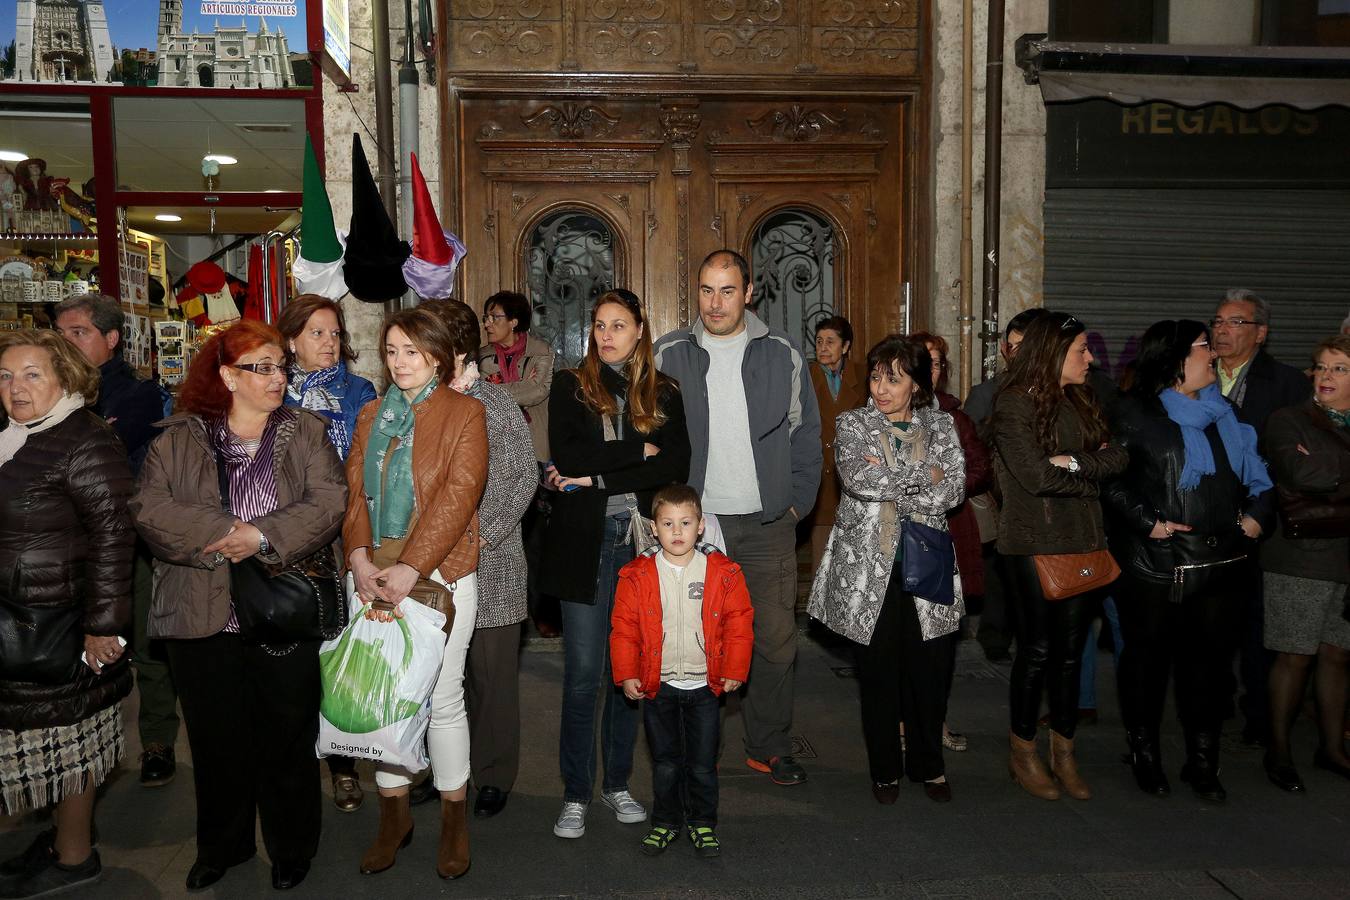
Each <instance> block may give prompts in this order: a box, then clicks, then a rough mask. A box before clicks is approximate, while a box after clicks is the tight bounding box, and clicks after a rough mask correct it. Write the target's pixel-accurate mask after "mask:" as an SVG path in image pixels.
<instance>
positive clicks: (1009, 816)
mask: <svg viewBox="0 0 1350 900" xmlns="http://www.w3.org/2000/svg"><path fill="white" fill-rule="evenodd" d="M558 649H559V648H558V646H557V645H556V643H549V642H542V643H538V644H534V645H532V646H531V647H530V648H528V650H527V652H526V653H524V654H523V655H522V665H521V693H522V698H523V704H524V714H523V717H522V718H523V721H524V729H525V754H524V760H523V762H522V776H521V779H520V782H519V783H518V784H517V785H516V788H515V791H514V792H513V793H512V795H511V799H510V802H509V804H508V806H507V808H506V810H505V812H503V813H502V814H501V815H500V816H498V817H497V818H495V819H491V820H488V821H486V822H480V821H477V820H471V829H472V836H473V850H474V855H473V858H474V862H473V868H472V869H471V871H470V872H469V874H468V875H467V876H466V877H465V878H463V879H461V880H459V881H456V882H444V881H441V880H440V879H439V878H437V877H436V875H435V871H434V856H435V843H436V835H437V827H438V824H437V810H436V809H435V808H434V806H426V807H420V808H418V809H417V810H415V818H416V823H417V824H416V828H417V830H416V839H415V840H414V841H413V843H412V845H411V846H410V847H409V848H408V849H407V850H405V851H403V852H402V853H401V854H400V856H399V862H398V864H397V865H396V866H395V867H394V868H393V869H391V870H389V871H388V872H385V873H382V874H380V875H376V876H362V875H360V874H358V872H357V866H358V862H359V860H360V857H361V854H362V852H363V851H364V849H365V847H366V844H367V843H368V841H369V840H370V838H371V837H372V836H373V835H374V832H375V827H376V822H377V813H376V808H375V804H374V802H373V801H372V800H368V802H367V804H366V806H365V807H364V808H363V809H361V810H360V811H359V812H357V813H355V814H351V815H343V814H341V813H339V812H337V811H336V810H335V809H334V808H333V807H332V806H331V805H327V804H326V805H325V812H324V816H325V821H324V838H323V842H322V845H321V848H320V852H319V857H318V858H317V859H316V860H315V865H314V870H313V872H312V874H311V875H310V876H309V878H308V879H307V880H306V881H305V883H304V884H303V885H302V886H301V887H300V888H299V889H297V890H296V891H295V892H294V894H295V895H296V896H297V897H339V896H341V897H394V896H399V895H404V896H408V897H413V896H426V895H445V896H455V897H461V898H478V897H510V898H523V897H554V898H557V897H623V898H658V897H681V898H745V900H750V898H774V900H780V898H871V897H943V898H952V897H1027V898H1030V897H1044V898H1059V897H1066V898H1067V897H1073V898H1078V897H1093V898H1098V897H1131V898H1135V897H1139V898H1153V897H1157V898H1175V897H1188V898H1189V897H1196V898H1210V897H1213V898H1231V897H1241V898H1276V897H1289V898H1295V897H1297V898H1313V897H1347V898H1350V782H1347V781H1345V780H1343V779H1338V778H1336V777H1335V776H1332V775H1330V774H1328V773H1326V772H1322V771H1319V770H1316V769H1313V768H1312V766H1311V765H1310V764H1309V763H1310V757H1311V755H1312V749H1313V746H1314V742H1315V734H1314V731H1313V727H1312V725H1311V723H1308V722H1306V721H1305V722H1302V723H1300V725H1299V728H1298V731H1297V734H1296V740H1297V742H1298V747H1299V751H1298V752H1299V761H1300V763H1301V766H1300V769H1301V771H1302V774H1303V777H1304V778H1305V780H1306V781H1307V784H1308V793H1307V794H1306V795H1304V796H1290V795H1287V794H1284V793H1282V792H1280V791H1278V790H1276V789H1275V788H1274V787H1272V786H1271V785H1270V784H1268V783H1267V782H1266V780H1265V776H1264V773H1263V772H1262V770H1261V758H1260V753H1259V751H1253V750H1248V749H1244V748H1241V747H1239V746H1228V743H1229V742H1227V741H1226V742H1225V748H1224V751H1225V755H1224V763H1223V765H1224V768H1223V781H1224V784H1225V785H1226V787H1227V788H1228V791H1229V802H1228V803H1227V804H1225V805H1223V806H1213V805H1208V804H1205V803H1202V802H1201V801H1199V800H1196V799H1194V798H1193V797H1192V796H1191V794H1190V792H1189V790H1188V789H1187V788H1186V786H1185V785H1183V784H1182V783H1181V782H1180V779H1179V778H1178V777H1177V770H1178V769H1179V768H1180V765H1181V762H1182V749H1181V736H1180V732H1179V729H1178V728H1177V727H1176V726H1175V724H1174V723H1172V722H1171V721H1169V722H1168V724H1167V726H1166V732H1167V733H1166V736H1165V747H1164V758H1165V762H1166V765H1167V769H1168V771H1169V773H1170V774H1171V776H1172V780H1173V788H1174V790H1175V793H1174V794H1173V796H1172V797H1171V798H1168V799H1157V798H1153V797H1148V796H1145V795H1143V794H1142V793H1140V792H1139V791H1138V790H1137V789H1136V788H1135V786H1134V782H1133V780H1132V779H1131V778H1130V774H1129V770H1128V769H1127V768H1126V767H1125V766H1123V765H1122V764H1121V762H1120V755H1121V752H1122V751H1123V750H1124V739H1123V733H1122V730H1121V727H1120V720H1119V716H1118V714H1117V712H1116V709H1115V702H1114V697H1113V694H1114V691H1113V690H1112V689H1111V688H1110V685H1111V679H1112V670H1111V664H1110V660H1111V658H1110V655H1109V654H1102V655H1101V656H1100V663H1101V665H1100V667H1099V668H1100V673H1099V678H1100V685H1101V688H1100V690H1099V691H1098V694H1099V696H1100V697H1101V699H1102V701H1103V703H1104V707H1103V709H1102V714H1101V721H1100V723H1099V724H1097V725H1093V726H1086V727H1084V728H1082V729H1080V731H1079V735H1078V745H1079V760H1080V765H1081V767H1082V769H1083V774H1084V776H1085V777H1086V778H1087V780H1088V781H1089V783H1090V784H1091V786H1092V788H1093V791H1094V793H1095V797H1094V799H1092V800H1091V801H1088V802H1076V801H1073V800H1069V799H1067V798H1066V799H1063V800H1060V801H1058V802H1055V803H1047V802H1044V801H1037V800H1034V799H1032V798H1031V797H1029V796H1027V795H1026V794H1024V793H1022V792H1021V791H1020V790H1019V789H1018V788H1017V787H1016V786H1014V785H1013V784H1012V783H1011V782H1010V781H1009V779H1008V775H1007V769H1006V747H1007V738H1006V734H1007V712H1006V708H1007V702H1006V695H1007V667H1006V666H991V665H989V664H987V663H986V662H984V660H983V658H982V657H981V656H980V654H979V649H978V646H977V645H976V644H974V643H973V642H969V641H967V642H965V643H963V644H962V645H961V652H960V654H959V656H960V663H959V667H958V676H957V680H956V686H955V688H954V690H953V696H952V703H951V712H950V720H951V723H952V726H953V727H954V728H955V729H957V730H959V731H963V732H965V733H966V734H967V735H968V736H969V738H970V743H971V749H970V750H969V751H968V752H966V753H949V754H948V755H947V766H948V774H949V778H950V779H951V782H952V786H953V791H954V793H955V798H956V799H955V801H954V802H953V803H951V804H949V805H945V806H942V805H937V804H934V803H931V802H929V801H928V800H927V799H926V798H925V797H924V795H923V792H922V790H921V789H920V788H919V787H918V786H917V785H905V786H904V787H903V789H902V792H901V799H900V802H899V803H897V804H896V805H895V806H892V807H882V806H879V805H878V804H877V803H875V802H874V801H873V800H872V797H871V793H870V790H869V787H868V782H867V775H866V760H865V755H864V751H863V745H862V737H861V733H860V726H859V720H858V699H857V683H856V682H855V681H854V680H852V678H851V672H850V671H849V668H850V666H851V660H850V659H849V658H848V654H847V652H846V651H845V650H843V649H842V648H840V647H839V646H837V645H835V644H833V643H827V642H822V640H820V638H819V635H818V633H817V632H815V631H812V632H810V634H809V635H808V634H806V633H804V636H803V639H802V642H801V654H800V660H799V663H798V681H797V684H798V701H797V727H796V731H797V733H798V735H799V736H800V738H799V740H800V745H801V747H800V750H801V754H800V755H801V756H802V758H803V763H804V764H805V766H806V767H807V770H808V772H809V773H810V781H809V782H808V783H807V784H805V785H802V786H799V787H791V788H783V787H777V786H775V785H773V784H772V783H770V782H769V781H768V780H767V778H765V777H764V776H761V775H756V774H754V773H751V772H749V771H748V770H746V769H745V767H744V765H743V760H742V755H741V753H740V752H739V751H740V746H741V743H740V735H741V728H740V722H739V717H737V716H735V715H732V716H729V717H728V720H727V729H726V752H725V754H724V757H723V764H722V782H721V783H722V801H721V816H722V823H721V827H720V828H719V833H720V835H721V837H722V841H723V855H722V857H721V859H720V860H716V861H701V860H697V859H695V858H694V856H693V853H692V850H691V849H690V847H689V846H688V844H687V843H686V842H681V843H680V844H677V845H675V846H672V847H671V849H670V850H668V851H667V852H666V854H665V855H664V856H663V857H661V858H658V859H648V858H646V857H643V856H642V855H640V854H639V853H638V850H637V845H638V841H639V840H640V839H641V837H642V835H643V833H644V828H645V826H639V825H620V824H618V823H617V822H615V820H614V818H613V816H612V815H610V814H609V813H608V811H607V810H605V809H604V808H603V807H602V806H600V805H599V804H598V803H597V804H595V805H594V806H593V807H592V811H591V816H590V821H588V823H587V833H586V836H585V837H584V838H581V839H580V840H575V841H567V840H561V839H559V838H556V837H554V836H553V834H552V830H551V828H552V823H553V819H554V817H555V816H556V815H557V812H558V808H559V805H560V803H561V793H562V792H561V783H560V781H559V778H558V774H557V728H558V706H559V693H560V688H559V685H560V683H561V673H562V655H561V653H559V652H557V650H558ZM134 702H135V701H134V697H133V698H131V699H130V700H129V701H128V708H127V709H128V732H129V733H130V734H131V735H132V741H133V744H134V732H135V728H134V725H132V724H131V723H132V722H133V721H134V719H133V718H132V717H133V716H134V706H133V704H134ZM1230 726H1233V727H1234V729H1235V726H1234V725H1233V723H1230ZM131 751H132V752H130V753H129V754H128V758H127V761H126V762H125V763H124V765H123V771H121V772H120V773H119V775H118V777H116V778H114V779H112V780H111V782H110V784H109V785H108V786H107V789H106V792H105V797H104V799H103V800H102V802H101V803H100V806H99V809H98V823H99V827H100V831H101V834H102V844H101V852H102V855H103V861H104V866H105V874H104V879H103V881H102V883H100V884H99V885H98V886H97V887H96V888H94V889H92V890H89V891H85V892H82V893H81V894H80V896H81V897H87V898H91V900H93V898H117V900H123V898H133V897H135V898H141V897H160V896H162V897H179V896H183V895H185V891H184V889H183V880H184V878H185V877H186V875H187V871H188V868H189V867H190V866H191V864H192V861H193V859H194V845H193V828H194V825H193V818H194V805H193V798H192V785H191V764H192V763H191V758H190V755H189V753H188V750H187V745H186V740H185V739H180V742H179V746H178V758H179V775H178V778H177V779H176V780H175V781H174V782H173V783H172V784H170V785H168V786H167V787H163V788H156V789H145V788H142V787H140V785H139V784H138V783H137V781H136V767H135V760H136V754H137V753H138V752H139V747H137V746H133V747H132V748H131ZM258 752H259V753H260V754H265V753H266V748H258ZM645 757H646V748H645V744H644V745H643V746H640V747H639V752H638V758H639V767H638V771H637V772H635V773H634V776H633V781H632V787H633V793H634V794H635V795H636V796H637V797H638V798H639V799H644V800H645V799H648V798H650V795H651V789H650V773H649V769H648V767H647V765H646V762H645ZM369 774H370V773H369V772H368V771H364V770H363V775H364V777H363V783H364V784H365V787H366V790H367V791H368V792H370V793H369V794H368V797H371V796H372V795H373V793H374V786H373V783H372V779H371V778H370V777H369ZM325 785H326V780H325ZM40 827H44V823H43V822H42V821H41V820H40V819H39V818H38V817H30V818H29V819H28V820H25V821H22V822H16V821H14V820H5V819H0V857H7V856H10V855H12V854H14V853H17V852H19V851H20V850H22V849H23V847H24V846H26V845H27V842H28V841H29V840H31V838H32V835H33V834H34V833H35V832H36V830H37V829H38V828H40ZM261 846H262V845H261V839H260V840H259V847H260V848H261ZM270 891H271V888H270V881H269V868H268V864H267V862H266V861H265V859H264V858H263V857H262V856H259V858H258V859H256V860H255V861H253V862H252V863H249V864H247V865H243V866H240V867H238V868H236V869H233V870H231V872H230V873H229V875H227V876H226V878H225V879H224V880H223V881H221V882H220V883H218V884H217V885H216V886H215V889H214V890H212V891H207V892H205V893H204V894H203V895H202V896H210V897H231V898H233V897H257V896H260V895H267V894H269V893H270Z"/></svg>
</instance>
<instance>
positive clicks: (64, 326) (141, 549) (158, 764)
mask: <svg viewBox="0 0 1350 900" xmlns="http://www.w3.org/2000/svg"><path fill="white" fill-rule="evenodd" d="M125 322H126V319H125V318H124V316H123V313H122V306H121V304H119V303H118V302H117V301H116V300H114V299H112V298H111V297H107V296H104V295H103V294H83V295H80V296H76V297H70V298H68V299H66V300H62V301H61V302H60V303H58V304H57V305H56V330H57V331H58V332H60V334H61V336H62V337H64V338H65V339H66V340H67V341H69V342H70V343H71V344H73V345H74V346H75V347H77V348H78V349H79V351H80V353H82V354H83V355H84V358H85V359H87V360H88V361H89V363H90V364H91V365H93V366H94V367H95V368H97V369H98V373H99V387H98V402H97V403H96V404H95V405H94V411H95V412H97V413H98V414H99V415H101V416H103V418H104V419H105V420H107V422H108V424H109V425H111V426H112V427H113V431H115V432H117V436H118V437H119V438H121V439H122V443H123V444H125V445H126V448H127V456H128V457H129V458H130V461H131V471H132V473H133V474H139V473H140V470H141V463H142V462H144V461H145V454H146V452H147V451H149V449H150V442H151V441H152V440H154V438H155V436H156V435H158V434H159V429H158V428H156V427H155V423H156V422H158V421H159V420H160V419H162V418H164V413H165V408H164V406H165V394H164V393H163V392H162V391H161V389H160V387H159V385H158V384H156V383H155V382H153V381H147V380H145V379H142V378H140V377H139V376H138V375H137V374H136V370H135V369H133V368H132V367H131V366H130V365H129V364H128V363H127V361H126V360H125V359H123V358H122V336H123V331H122V330H123V328H124V323H125ZM152 582H153V576H152V574H151V563H150V554H149V551H148V550H147V549H146V547H145V545H144V544H143V543H141V542H140V541H137V542H136V557H135V568H134V569H133V571H132V606H133V615H134V618H133V622H134V626H135V631H134V633H133V635H132V645H131V651H132V665H133V667H134V668H135V670H136V687H137V689H138V690H139V691H140V695H141V698H140V699H141V703H140V710H139V722H138V726H139V731H140V736H141V746H142V749H143V752H142V753H141V784H143V785H145V786H146V787H158V786H159V785H164V784H168V783H169V782H170V781H172V780H173V776H174V772H175V770H176V768H177V766H176V763H175V761H174V750H173V745H174V742H175V741H176V740H177V739H178V691H177V690H176V689H175V688H174V684H173V676H172V675H171V674H170V673H169V665H168V662H167V661H166V660H165V659H163V657H162V655H159V654H157V653H156V652H152V651H159V648H158V647H155V648H152V647H151V644H150V638H149V637H148V636H147V634H146V622H147V620H148V618H149V616H150V597H151V585H152ZM161 653H162V651H161ZM157 656H158V658H157Z"/></svg>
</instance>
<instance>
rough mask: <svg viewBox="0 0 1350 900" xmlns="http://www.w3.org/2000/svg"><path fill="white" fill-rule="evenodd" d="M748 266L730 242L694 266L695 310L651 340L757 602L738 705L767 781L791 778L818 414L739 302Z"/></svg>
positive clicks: (779, 339) (696, 479) (797, 364)
mask: <svg viewBox="0 0 1350 900" xmlns="http://www.w3.org/2000/svg"><path fill="white" fill-rule="evenodd" d="M753 291H754V286H753V284H752V282H751V278H750V266H749V264H748V263H747V262H746V261H745V258H744V257H742V256H741V255H740V254H739V253H737V252H736V251H734V250H718V251H716V252H714V253H711V254H709V255H708V257H707V259H705V260H704V261H703V265H702V266H700V267H699V271H698V309H699V318H698V321H696V322H695V323H694V324H693V326H692V327H689V328H680V329H677V330H676V331H672V332H671V333H670V334H667V335H666V336H665V337H663V338H661V340H660V341H658V342H657V344H656V365H657V368H659V369H660V370H661V371H662V372H664V373H665V374H667V375H669V376H671V377H672V378H675V379H678V380H679V382H680V391H681V394H682V396H683V398H684V411H685V419H686V422H687V423H688V428H689V445H690V448H691V450H692V455H691V458H690V461H689V484H690V485H691V486H692V487H693V488H694V489H695V490H697V491H699V492H700V493H701V494H702V496H703V509H704V511H705V512H710V513H716V514H717V518H718V521H719V523H720V524H721V528H722V534H723V536H724V538H725V540H726V547H727V555H728V556H730V557H731V558H732V559H734V560H735V561H736V562H737V563H738V564H739V565H740V566H741V569H742V570H743V571H744V572H745V578H746V582H747V583H748V584H749V587H750V598H751V603H752V605H753V606H754V610H755V646H754V659H753V662H752V664H751V667H750V679H749V681H748V682H747V683H746V689H745V690H746V693H745V700H744V702H743V703H742V705H741V709H742V712H743V716H744V720H745V749H746V756H747V759H746V764H747V765H749V766H750V767H751V768H752V769H755V770H756V771H759V772H765V773H768V774H769V775H770V777H771V778H772V779H773V781H774V782H775V783H776V784H783V785H791V784H801V783H802V782H804V781H806V772H805V770H803V769H802V767H801V766H800V765H799V764H798V763H797V762H796V760H794V759H793V758H792V737H791V728H792V701H793V674H794V669H795V665H796V658H797V618H796V606H797V551H796V546H797V539H796V530H797V522H798V521H800V520H801V519H802V518H803V517H804V516H805V515H806V514H807V513H809V512H810V511H811V507H812V506H813V505H814V504H815V500H816V490H817V488H818V487H819V486H820V466H821V459H822V451H821V445H820V410H819V407H817V405H816V394H815V391H814V389H812V387H811V379H810V376H809V374H808V372H807V368H806V359H805V357H804V356H803V355H802V352H801V350H800V349H799V348H798V347H797V345H796V344H795V343H794V342H793V341H792V339H791V338H789V337H788V336H787V335H786V334H784V333H782V332H781V331H778V330H777V329H774V328H770V327H769V326H768V325H766V324H765V323H764V322H763V321H762V320H761V319H760V318H759V317H758V316H756V315H755V314H754V313H753V312H750V311H748V310H747V309H746V307H747V306H748V305H750V303H751V302H752V295H753Z"/></svg>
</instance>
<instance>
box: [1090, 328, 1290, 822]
mask: <svg viewBox="0 0 1350 900" xmlns="http://www.w3.org/2000/svg"><path fill="white" fill-rule="evenodd" d="M1135 373H1136V374H1135V382H1134V384H1133V386H1132V387H1131V389H1130V392H1129V394H1128V395H1127V396H1126V397H1125V398H1124V399H1123V400H1122V401H1121V403H1120V405H1119V406H1118V407H1117V409H1116V410H1115V415H1114V417H1113V419H1114V421H1113V430H1114V432H1115V436H1116V439H1117V440H1118V441H1119V442H1120V443H1121V444H1122V445H1124V447H1125V448H1126V450H1127V451H1128V452H1129V456H1130V463H1129V467H1128V468H1127V469H1126V470H1125V473H1124V474H1123V475H1122V476H1121V477H1120V478H1117V479H1115V480H1113V481H1112V482H1111V483H1110V484H1109V485H1108V486H1107V492H1106V499H1107V505H1108V508H1109V510H1110V512H1111V519H1112V525H1113V529H1112V539H1113V540H1112V548H1113V550H1114V551H1115V555H1116V558H1117V559H1118V560H1119V561H1120V565H1121V568H1122V570H1123V574H1122V577H1121V580H1120V582H1119V584H1118V585H1117V587H1116V597H1117V600H1118V604H1119V609H1120V625H1121V631H1122V632H1123V636H1124V639H1125V649H1124V651H1123V652H1122V653H1121V659H1120V674H1119V677H1120V694H1121V714H1122V717H1123V718H1124V720H1125V728H1126V736H1127V740H1128V741H1129V745H1130V761H1131V767H1132V768H1133V770H1134V777H1135V780H1136V781H1137V782H1138V784H1139V787H1140V789H1141V790H1143V791H1144V792H1145V793H1149V794H1155V795H1158V796H1165V795H1166V794H1168V793H1169V792H1170V791H1171V788H1170V786H1169V785H1168V782H1167V776H1166V774H1165V773H1164V771H1163V767H1162V760H1161V757H1160V753H1159V748H1158V732H1159V727H1160V724H1161V721H1162V713H1163V704H1164V701H1165V699H1166V694H1167V681H1168V675H1169V673H1171V672H1172V671H1173V670H1175V673H1176V700H1177V711H1178V713H1179V715H1180V718H1181V724H1182V728H1183V730H1184V731H1185V734H1186V764H1185V765H1184V766H1183V767H1182V769H1181V779H1182V780H1183V781H1186V782H1189V783H1190V785H1191V789H1192V790H1193V791H1194V792H1195V794H1196V795H1197V796H1199V797H1201V798H1202V799H1205V800H1210V801H1214V802H1221V801H1223V800H1224V799H1225V797H1226V796H1227V794H1226V792H1225V791H1224V788H1223V785H1222V784H1220V783H1219V778H1218V774H1219V730H1220V726H1221V724H1222V720H1221V718H1220V717H1221V715H1222V712H1221V710H1222V709H1223V701H1224V699H1225V698H1224V693H1225V690H1226V687H1225V685H1226V682H1225V677H1226V676H1225V671H1226V667H1227V666H1228V665H1229V660H1230V659H1231V654H1232V648H1233V641H1234V639H1235V635H1236V631H1235V629H1236V626H1237V620H1236V618H1235V616H1236V614H1237V610H1238V609H1239V608H1240V604H1237V603H1235V602H1234V601H1235V598H1236V596H1237V595H1238V594H1239V593H1240V592H1241V591H1242V590H1243V589H1244V588H1243V585H1242V584H1241V583H1240V578H1241V573H1242V572H1243V571H1244V568H1243V566H1241V565H1238V563H1239V562H1240V561H1241V560H1242V559H1243V558H1244V557H1246V556H1247V555H1249V554H1251V553H1254V552H1255V550H1256V545H1255V542H1256V538H1257V537H1259V536H1260V534H1261V532H1262V530H1263V529H1264V528H1266V527H1268V526H1269V525H1270V524H1271V517H1272V492H1271V483H1270V479H1269V477H1268V476H1267V474H1266V467H1265V463H1264V462H1263V461H1262V459H1261V457H1260V456H1259V455H1258V454H1257V451H1256V432H1255V431H1254V430H1253V429H1252V427H1251V426H1250V425H1244V424H1242V423H1240V422H1238V421H1237V419H1236V417H1235V415H1234V413H1233V410H1232V407H1231V406H1230V405H1229V404H1228V402H1227V401H1226V400H1224V399H1223V396H1222V395H1221V394H1220V393H1219V389H1218V387H1217V386H1216V385H1215V383H1214V382H1215V373H1214V352H1213V351H1212V350H1210V347H1209V333H1208V331H1207V330H1206V329H1205V326H1204V325H1203V324H1201V323H1200V322H1194V321H1190V320H1185V319H1182V320H1177V321H1172V320H1168V321H1163V322H1158V323H1157V324H1155V325H1154V326H1153V327H1151V328H1149V330H1148V331H1146V332H1145V333H1144V337H1143V339H1142V341H1141V343H1140V346H1139V356H1138V358H1137V359H1136V361H1135Z"/></svg>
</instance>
